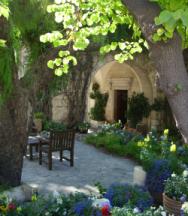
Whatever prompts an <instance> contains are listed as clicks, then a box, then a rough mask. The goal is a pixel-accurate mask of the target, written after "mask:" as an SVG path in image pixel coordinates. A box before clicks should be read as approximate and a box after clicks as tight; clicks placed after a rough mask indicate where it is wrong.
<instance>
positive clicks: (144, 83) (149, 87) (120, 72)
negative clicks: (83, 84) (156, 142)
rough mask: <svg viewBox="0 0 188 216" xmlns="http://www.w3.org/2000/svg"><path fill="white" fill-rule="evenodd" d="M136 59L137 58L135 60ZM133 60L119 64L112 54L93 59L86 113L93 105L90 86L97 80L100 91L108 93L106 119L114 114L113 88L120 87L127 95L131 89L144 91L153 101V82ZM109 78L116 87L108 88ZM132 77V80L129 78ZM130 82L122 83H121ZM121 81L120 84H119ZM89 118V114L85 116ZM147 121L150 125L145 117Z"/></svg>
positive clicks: (110, 119)
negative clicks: (99, 59)
mask: <svg viewBox="0 0 188 216" xmlns="http://www.w3.org/2000/svg"><path fill="white" fill-rule="evenodd" d="M136 61H137V60H136ZM136 61H135V60H133V61H127V62H125V63H123V64H120V63H118V62H116V61H114V57H113V55H110V54H109V55H107V56H106V57H105V58H104V59H103V61H98V62H97V60H96V61H95V65H94V67H93V71H92V72H91V80H90V87H89V88H88V94H87V95H88V98H87V113H89V111H90V109H91V107H92V106H93V105H94V101H92V100H91V99H90V98H89V94H90V92H91V86H92V84H93V82H95V81H97V82H99V84H100V86H101V91H102V92H108V93H109V101H108V103H107V107H106V119H107V120H108V121H113V120H114V119H113V118H114V114H113V112H114V111H113V109H114V108H113V106H114V105H112V104H114V101H113V97H114V95H113V91H114V90H115V89H114V88H122V89H125V90H128V92H129V93H128V96H129V97H130V96H131V95H132V93H133V91H135V92H138V93H141V92H144V94H145V96H146V97H148V98H149V101H150V102H151V103H152V102H153V97H154V96H153V84H152V83H151V80H150V78H149V74H148V71H147V69H144V68H141V67H139V65H138V64H137V62H136ZM110 79H111V82H112V85H113V82H114V83H115V82H116V84H114V85H117V86H116V87H112V89H110V87H109V85H110V84H109V83H110ZM118 79H119V86H118ZM131 79H132V80H131ZM121 80H122V83H123V81H124V82H130V83H129V86H128V84H126V85H127V86H126V85H124V86H123V84H122V83H121ZM120 83H121V84H120ZM86 118H87V119H89V116H88V115H87V116H86ZM147 123H148V125H149V126H150V119H147Z"/></svg>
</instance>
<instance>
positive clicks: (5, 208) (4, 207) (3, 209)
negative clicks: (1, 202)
mask: <svg viewBox="0 0 188 216" xmlns="http://www.w3.org/2000/svg"><path fill="white" fill-rule="evenodd" d="M7 210H8V206H0V211H2V212H6V211H7Z"/></svg>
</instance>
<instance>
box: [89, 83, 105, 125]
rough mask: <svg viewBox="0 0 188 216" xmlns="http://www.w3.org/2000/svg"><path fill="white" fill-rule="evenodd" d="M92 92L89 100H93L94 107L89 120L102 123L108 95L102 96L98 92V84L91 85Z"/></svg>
mask: <svg viewBox="0 0 188 216" xmlns="http://www.w3.org/2000/svg"><path fill="white" fill-rule="evenodd" d="M92 90H93V92H91V94H90V98H92V99H94V100H95V105H94V107H92V108H91V112H90V115H91V118H92V119H93V120H96V121H104V120H105V107H106V104H107V101H108V93H105V94H102V93H101V92H100V86H99V84H98V83H94V84H93V86H92Z"/></svg>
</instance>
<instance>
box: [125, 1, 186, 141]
mask: <svg viewBox="0 0 188 216" xmlns="http://www.w3.org/2000/svg"><path fill="white" fill-rule="evenodd" d="M123 2H124V4H125V5H126V7H127V8H128V9H129V11H130V12H131V13H132V14H133V15H134V16H135V18H136V20H137V21H138V23H139V25H140V27H141V30H142V33H143V35H144V37H145V38H146V40H147V41H148V43H149V46H150V50H149V51H150V57H151V60H153V62H154V64H155V66H156V69H157V76H158V81H159V85H160V88H161V89H162V90H163V92H164V94H165V95H166V97H167V99H168V102H169V104H170V107H171V109H172V112H173V116H174V119H175V121H176V126H177V128H178V129H179V130H180V132H181V134H182V137H183V139H184V142H185V143H188V115H187V112H188V94H187V93H188V74H187V71H186V68H185V63H184V59H183V52H182V48H181V47H182V46H181V39H180V37H179V36H178V35H177V34H176V33H175V34H174V37H173V38H172V39H171V40H169V41H168V42H166V43H165V42H162V41H161V42H158V43H153V41H152V35H153V33H154V32H155V30H156V26H155V23H154V18H155V17H156V16H157V15H158V14H159V11H160V9H159V7H158V6H157V5H156V4H154V3H151V2H149V1H148V0H142V1H140V0H123Z"/></svg>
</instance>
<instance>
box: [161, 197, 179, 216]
mask: <svg viewBox="0 0 188 216" xmlns="http://www.w3.org/2000/svg"><path fill="white" fill-rule="evenodd" d="M163 206H164V208H165V210H166V211H167V212H168V213H170V214H173V215H174V216H180V211H181V207H182V203H181V202H179V201H176V200H173V199H171V198H169V197H168V196H166V195H165V194H163Z"/></svg>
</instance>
